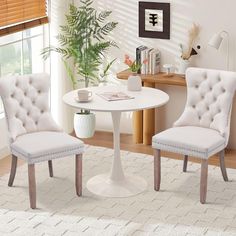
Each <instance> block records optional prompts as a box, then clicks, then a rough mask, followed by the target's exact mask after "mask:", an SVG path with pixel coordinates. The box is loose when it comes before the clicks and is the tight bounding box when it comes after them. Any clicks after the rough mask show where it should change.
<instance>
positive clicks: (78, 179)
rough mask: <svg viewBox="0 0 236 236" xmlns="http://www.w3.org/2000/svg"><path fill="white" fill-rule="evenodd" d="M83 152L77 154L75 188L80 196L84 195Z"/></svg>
mask: <svg viewBox="0 0 236 236" xmlns="http://www.w3.org/2000/svg"><path fill="white" fill-rule="evenodd" d="M82 156H83V155H82V154H77V155H76V156H75V188H76V194H77V195H78V196H81V195H82Z"/></svg>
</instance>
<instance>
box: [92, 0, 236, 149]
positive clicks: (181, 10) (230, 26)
mask: <svg viewBox="0 0 236 236" xmlns="http://www.w3.org/2000/svg"><path fill="white" fill-rule="evenodd" d="M95 2H96V7H97V8H98V9H99V10H102V9H110V10H112V11H113V15H112V19H113V20H115V21H118V22H119V25H118V28H117V29H116V30H115V32H114V33H113V35H112V38H113V39H115V41H116V42H117V43H118V44H119V46H120V50H118V49H112V50H111V52H110V54H109V55H110V57H111V59H112V58H114V57H115V58H118V60H117V61H118V62H117V63H116V65H115V66H114V67H113V75H114V76H115V74H116V72H118V71H120V70H123V69H125V68H126V66H125V65H124V64H123V58H124V54H129V55H131V56H133V57H134V56H135V48H136V47H137V46H139V45H147V46H149V47H155V48H159V49H160V50H161V53H162V64H165V63H171V64H173V65H175V64H176V59H177V58H178V56H179V46H178V45H179V43H185V44H186V42H187V39H188V38H187V35H188V29H189V28H190V27H191V25H192V23H193V22H195V23H196V24H198V25H199V26H200V28H201V31H200V36H199V39H198V42H197V43H196V45H197V44H200V45H201V50H200V51H199V55H197V56H196V57H195V58H194V60H193V61H192V62H191V63H192V65H193V66H199V67H206V68H216V69H226V51H227V50H226V49H227V47H226V46H227V45H226V40H225V41H224V42H223V45H222V47H221V48H220V50H219V51H216V50H215V49H213V48H210V47H208V46H207V42H208V40H209V38H210V37H211V36H212V35H213V34H214V33H216V32H219V31H221V30H226V31H228V32H229V33H230V69H231V70H233V71H235V70H236V21H235V9H236V1H235V0H227V1H222V0H171V1H161V0H158V2H170V3H171V39H170V40H161V39H145V38H139V37H138V0H129V1H127V0H113V1H110V0H99V1H95ZM153 2H155V1H153ZM161 89H163V90H164V91H166V92H167V93H168V94H169V95H170V102H169V103H168V105H166V107H165V108H164V109H163V110H164V111H163V114H162V120H163V122H162V129H165V128H168V127H170V126H171V125H172V123H173V121H175V120H176V119H177V118H178V116H179V115H180V114H181V112H182V110H183V108H184V104H185V99H186V90H185V88H180V87H177V86H168V87H167V86H162V87H161ZM235 112H236V103H235V105H234V109H233V117H232V129H231V137H230V147H233V148H235V149H236V114H235ZM234 114H235V115H234ZM104 121H105V122H104ZM97 129H99V130H111V129H112V125H111V119H110V115H109V114H107V115H104V114H98V115H97ZM121 130H122V132H126V133H127V132H128V133H131V132H132V122H131V115H130V114H128V115H127V114H123V117H122V123H121Z"/></svg>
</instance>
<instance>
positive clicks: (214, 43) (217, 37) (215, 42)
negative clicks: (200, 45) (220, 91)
mask: <svg viewBox="0 0 236 236" xmlns="http://www.w3.org/2000/svg"><path fill="white" fill-rule="evenodd" d="M224 38H226V39H227V59H226V61H227V63H226V65H227V70H229V33H228V32H227V31H225V30H223V31H221V32H219V33H216V34H214V35H213V36H212V37H211V39H210V40H209V42H208V45H209V46H211V47H213V48H215V49H217V50H218V49H219V48H220V45H221V44H222V41H223V39H224Z"/></svg>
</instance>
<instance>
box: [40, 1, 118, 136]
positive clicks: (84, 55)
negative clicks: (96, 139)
mask: <svg viewBox="0 0 236 236" xmlns="http://www.w3.org/2000/svg"><path fill="white" fill-rule="evenodd" d="M92 4H93V0H80V7H76V6H75V5H74V4H70V8H69V14H67V15H66V24H65V25H61V26H60V29H61V32H60V34H59V35H58V36H57V38H58V42H59V47H54V46H49V47H47V48H45V49H44V50H43V52H42V55H43V57H44V59H46V58H48V57H49V56H50V53H51V52H56V53H59V54H60V55H61V56H62V61H63V63H64V66H65V68H66V71H67V74H68V77H69V78H70V80H71V82H72V86H73V89H76V88H77V82H78V81H77V75H80V76H81V77H82V78H81V79H80V80H79V81H84V85H85V87H88V86H89V84H92V85H98V84H99V83H100V82H104V78H105V77H106V76H107V74H108V71H109V68H110V67H111V66H112V64H113V63H114V61H115V59H114V60H112V61H111V62H107V65H106V66H105V69H104V71H103V73H99V69H100V67H101V66H102V65H104V64H106V63H104V62H106V57H105V53H106V52H107V51H108V50H109V49H110V48H111V47H117V44H116V43H115V42H114V41H112V40H109V39H108V38H107V37H108V36H109V34H110V33H111V32H112V31H113V30H114V29H115V28H116V26H117V24H118V23H117V22H113V21H111V22H109V21H107V19H108V17H109V16H110V15H111V13H112V12H111V11H107V10H104V11H102V12H98V11H97V10H96V9H95V8H93V6H92ZM68 59H70V60H71V61H72V65H73V67H71V65H70V64H69V63H68ZM74 71H75V72H76V73H74ZM78 114H79V115H80V114H82V117H83V119H86V116H88V121H91V118H90V112H89V111H86V112H84V111H81V112H80V113H78ZM76 115H77V114H76ZM76 115H75V116H76ZM91 117H94V116H93V115H91ZM75 120H76V121H78V122H79V119H78V118H76V119H75ZM91 124H92V126H93V123H91ZM76 127H82V125H81V124H78V125H75V129H76ZM86 127H88V126H86ZM79 133H80V130H77V131H76V134H77V137H80V138H85V136H84V133H83V132H82V131H81V135H80V134H79ZM91 133H92V132H91ZM88 137H89V136H88Z"/></svg>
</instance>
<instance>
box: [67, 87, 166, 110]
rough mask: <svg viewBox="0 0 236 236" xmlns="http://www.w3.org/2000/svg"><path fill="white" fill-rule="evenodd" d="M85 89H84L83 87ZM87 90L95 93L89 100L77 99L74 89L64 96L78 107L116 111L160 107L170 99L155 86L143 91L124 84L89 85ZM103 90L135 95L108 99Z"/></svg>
mask: <svg viewBox="0 0 236 236" xmlns="http://www.w3.org/2000/svg"><path fill="white" fill-rule="evenodd" d="M82 90H84V89H82ZM86 90H88V91H91V92H92V93H93V97H92V99H91V101H89V102H78V101H76V97H77V91H78V90H73V91H71V92H69V93H67V94H65V95H64V96H63V101H64V102H65V103H66V104H68V105H69V106H72V107H74V108H78V109H84V110H91V111H101V112H114V111H119V112H122V111H124V112H125V111H138V110H144V109H150V108H155V107H160V106H162V105H164V104H166V103H167V102H168V101H169V96H168V94H167V93H165V92H163V91H161V90H159V89H154V88H147V87H142V90H141V91H128V90H127V87H126V86H124V85H119V86H114V85H111V86H110V85H109V86H99V87H88V88H86ZM103 92H123V93H125V94H127V95H129V96H132V97H134V98H133V99H128V100H119V101H107V100H105V99H104V98H102V97H101V96H99V95H98V94H99V93H103Z"/></svg>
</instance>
